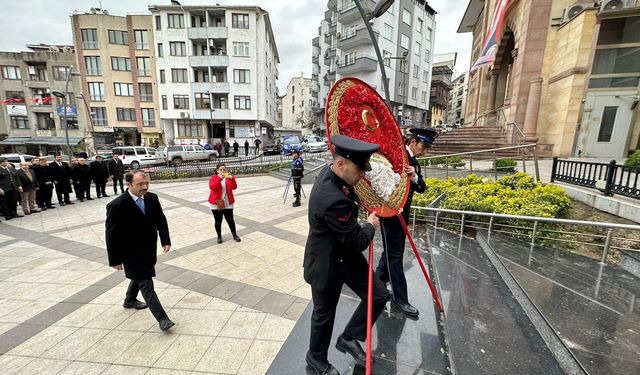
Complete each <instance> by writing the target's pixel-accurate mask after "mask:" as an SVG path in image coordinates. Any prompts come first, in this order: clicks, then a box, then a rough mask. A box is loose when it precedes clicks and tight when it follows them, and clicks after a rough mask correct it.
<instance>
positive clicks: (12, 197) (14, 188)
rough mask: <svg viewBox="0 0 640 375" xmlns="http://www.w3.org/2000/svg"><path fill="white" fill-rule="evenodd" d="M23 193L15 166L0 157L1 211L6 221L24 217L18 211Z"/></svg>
mask: <svg viewBox="0 0 640 375" xmlns="http://www.w3.org/2000/svg"><path fill="white" fill-rule="evenodd" d="M21 192H22V185H21V184H20V179H19V178H18V176H17V175H16V171H15V170H14V169H13V166H11V165H9V162H8V161H7V159H6V158H5V157H0V210H1V211H2V214H3V215H4V218H5V219H7V220H11V219H12V218H14V217H22V216H23V215H18V211H17V206H18V198H19V197H20V193H21Z"/></svg>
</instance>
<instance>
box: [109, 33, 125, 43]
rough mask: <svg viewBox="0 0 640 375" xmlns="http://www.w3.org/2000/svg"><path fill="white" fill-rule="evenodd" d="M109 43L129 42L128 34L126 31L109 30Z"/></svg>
mask: <svg viewBox="0 0 640 375" xmlns="http://www.w3.org/2000/svg"><path fill="white" fill-rule="evenodd" d="M108 34H109V44H129V36H128V35H127V32H126V31H120V30H109V31H108Z"/></svg>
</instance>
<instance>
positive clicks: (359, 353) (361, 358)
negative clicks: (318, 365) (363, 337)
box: [336, 335, 367, 366]
mask: <svg viewBox="0 0 640 375" xmlns="http://www.w3.org/2000/svg"><path fill="white" fill-rule="evenodd" d="M336 349H338V350H339V351H341V352H342V353H345V354H346V353H348V354H349V355H351V356H352V357H353V359H354V360H355V361H356V363H357V364H359V365H360V366H366V364H367V354H366V353H365V352H364V350H362V347H361V346H360V343H359V342H358V340H356V339H351V340H347V339H345V338H344V336H343V335H340V337H338V341H337V342H336Z"/></svg>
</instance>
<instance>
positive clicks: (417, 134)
mask: <svg viewBox="0 0 640 375" xmlns="http://www.w3.org/2000/svg"><path fill="white" fill-rule="evenodd" d="M409 131H410V132H411V135H412V136H413V138H415V139H417V140H418V141H422V142H426V143H428V144H432V143H433V141H435V139H436V137H437V136H438V133H437V132H436V131H435V130H434V129H433V128H411V129H409Z"/></svg>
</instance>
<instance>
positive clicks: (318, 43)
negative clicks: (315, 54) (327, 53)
mask: <svg viewBox="0 0 640 375" xmlns="http://www.w3.org/2000/svg"><path fill="white" fill-rule="evenodd" d="M311 44H312V45H313V46H314V47H318V48H320V37H319V36H317V37H315V38H313V41H312V42H311Z"/></svg>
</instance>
